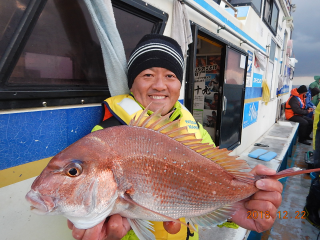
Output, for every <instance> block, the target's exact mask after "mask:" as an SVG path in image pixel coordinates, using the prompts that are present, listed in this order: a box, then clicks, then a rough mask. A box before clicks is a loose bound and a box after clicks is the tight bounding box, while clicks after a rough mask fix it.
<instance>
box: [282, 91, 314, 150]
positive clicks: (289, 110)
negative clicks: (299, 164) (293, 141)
mask: <svg viewBox="0 0 320 240" xmlns="http://www.w3.org/2000/svg"><path fill="white" fill-rule="evenodd" d="M307 91H308V89H307V87H306V86H305V85H301V86H300V87H299V88H294V89H292V90H291V96H290V98H289V99H288V101H287V102H286V108H285V115H286V119H287V120H289V121H292V122H298V123H299V130H298V131H299V142H300V143H302V144H306V145H311V143H309V142H308V141H307V140H311V139H312V138H310V136H309V135H310V134H311V132H312V125H313V120H312V119H311V118H308V117H307V116H305V115H307V114H309V113H310V112H312V111H313V108H308V109H305V105H306V104H305V94H306V93H307Z"/></svg>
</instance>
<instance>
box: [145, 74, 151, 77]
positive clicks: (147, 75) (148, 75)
mask: <svg viewBox="0 0 320 240" xmlns="http://www.w3.org/2000/svg"><path fill="white" fill-rule="evenodd" d="M144 76H145V77H152V74H145V75H144Z"/></svg>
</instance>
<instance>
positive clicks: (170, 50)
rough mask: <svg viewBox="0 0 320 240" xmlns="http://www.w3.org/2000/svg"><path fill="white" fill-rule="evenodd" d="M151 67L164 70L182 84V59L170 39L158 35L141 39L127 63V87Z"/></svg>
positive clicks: (175, 43) (176, 44) (176, 45)
mask: <svg viewBox="0 0 320 240" xmlns="http://www.w3.org/2000/svg"><path fill="white" fill-rule="evenodd" d="M152 67H161V68H166V69H168V70H169V71H171V72H173V73H174V74H175V75H176V77H177V78H178V79H179V81H180V82H182V78H183V67H184V59H183V54H182V50H181V47H180V45H179V44H178V43H177V42H176V41H175V40H174V39H172V38H170V37H166V36H163V35H160V34H148V35H145V36H144V37H142V39H141V40H140V41H139V43H138V44H137V46H136V47H135V49H133V51H132V53H131V56H130V58H129V61H128V86H129V89H131V87H132V84H133V81H134V79H135V78H136V77H137V76H138V75H139V74H140V73H141V72H142V71H144V70H146V69H148V68H152Z"/></svg>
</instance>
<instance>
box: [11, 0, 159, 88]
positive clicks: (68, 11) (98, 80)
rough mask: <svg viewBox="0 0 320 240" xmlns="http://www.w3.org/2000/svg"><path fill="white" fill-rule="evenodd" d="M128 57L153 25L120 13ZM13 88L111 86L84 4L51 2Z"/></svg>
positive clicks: (14, 75) (13, 78)
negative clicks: (23, 86) (30, 86)
mask: <svg viewBox="0 0 320 240" xmlns="http://www.w3.org/2000/svg"><path fill="white" fill-rule="evenodd" d="M114 13H115V18H116V23H117V28H118V29H119V32H120V36H121V38H122V39H123V43H124V47H125V52H126V55H127V56H129V54H130V53H131V51H132V49H133V48H134V46H135V45H136V44H137V42H138V41H139V40H140V39H141V37H142V36H143V35H145V34H147V33H151V31H152V27H153V22H151V21H148V20H146V19H145V18H141V17H139V16H137V15H133V14H131V13H129V12H127V11H124V10H122V9H118V8H116V7H114ZM8 83H9V84H11V85H13V84H14V85H17V84H19V85H47V86H48V85H54V86H59V85H60V86H67V85H69V86H70V85H72V86H107V79H106V74H105V70H104V63H103V57H102V53H101V46H100V43H99V40H98V37H97V35H96V33H95V29H94V27H93V24H92V20H91V17H90V15H89V12H88V10H87V8H86V5H85V4H84V3H83V1H82V0H68V1H65V0H49V1H48V2H47V4H46V6H45V8H44V9H43V11H42V13H41V15H40V17H39V19H38V21H37V23H36V25H35V28H34V29H33V31H32V33H31V35H30V37H29V39H28V42H27V43H26V46H25V48H24V50H23V52H22V54H21V56H20V58H19V60H18V63H17V64H16V66H15V68H14V71H13V73H12V74H11V77H10V79H9V81H8Z"/></svg>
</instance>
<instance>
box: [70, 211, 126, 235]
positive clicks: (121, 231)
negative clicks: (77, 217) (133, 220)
mask: <svg viewBox="0 0 320 240" xmlns="http://www.w3.org/2000/svg"><path fill="white" fill-rule="evenodd" d="M68 227H69V229H71V230H72V236H73V237H74V238H75V239H77V240H120V239H121V238H123V237H124V236H125V235H126V234H127V232H128V231H129V230H130V224H129V222H128V220H127V219H126V218H123V217H121V216H120V215H119V214H116V215H112V216H111V217H110V218H108V219H107V220H105V221H104V222H101V223H99V224H98V225H96V226H94V227H92V228H89V229H78V228H76V227H75V226H74V225H73V224H72V222H70V221H69V220H68Z"/></svg>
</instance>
